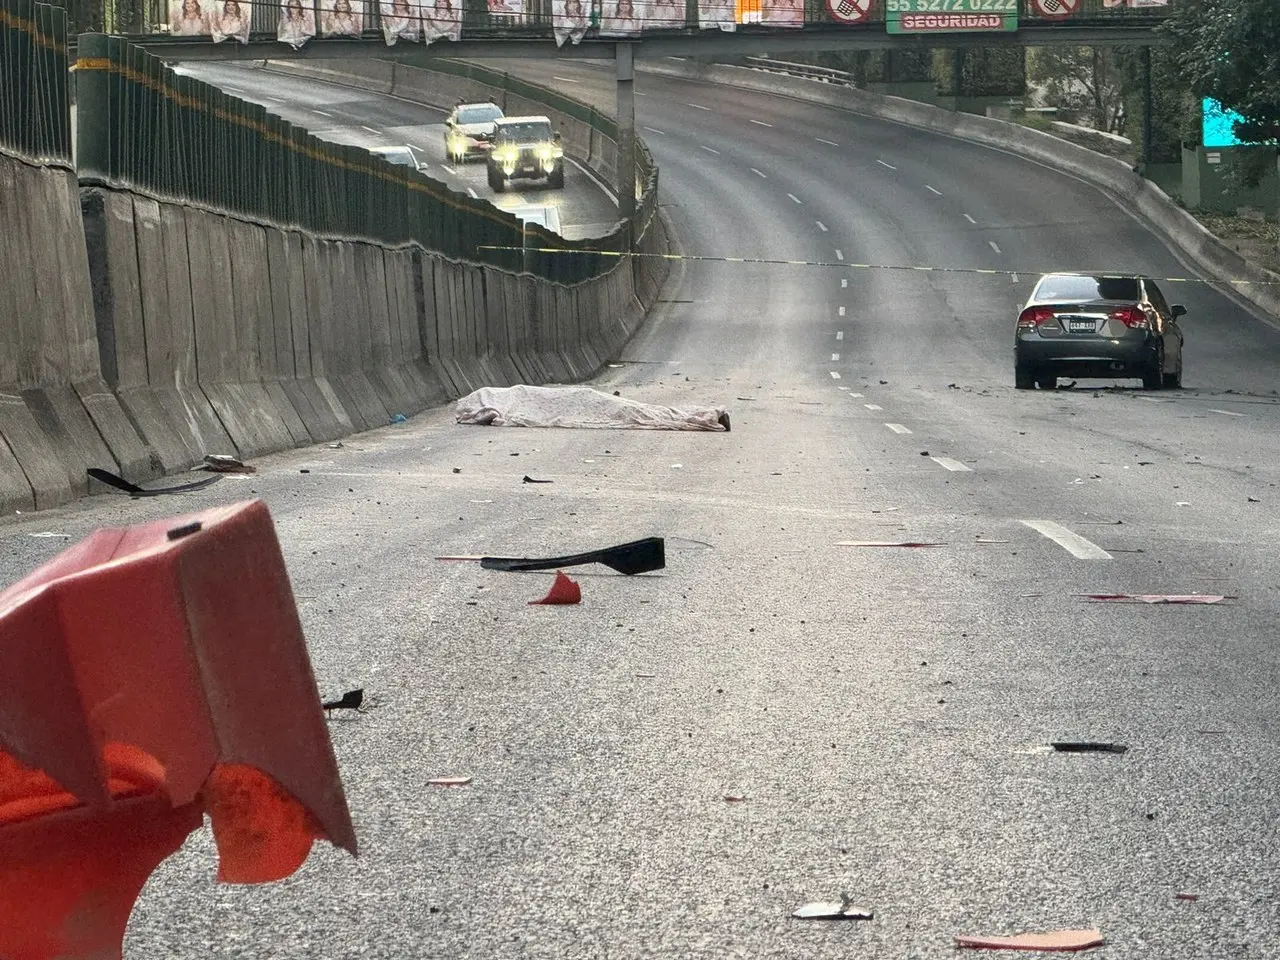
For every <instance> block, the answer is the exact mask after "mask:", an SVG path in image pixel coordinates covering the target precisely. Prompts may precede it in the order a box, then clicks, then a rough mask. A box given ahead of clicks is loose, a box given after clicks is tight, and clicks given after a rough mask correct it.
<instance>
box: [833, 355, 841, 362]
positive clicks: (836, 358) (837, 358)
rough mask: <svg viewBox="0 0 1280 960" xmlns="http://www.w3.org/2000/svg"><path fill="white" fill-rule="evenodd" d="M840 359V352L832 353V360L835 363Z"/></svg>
mask: <svg viewBox="0 0 1280 960" xmlns="http://www.w3.org/2000/svg"><path fill="white" fill-rule="evenodd" d="M839 359H840V354H838V353H833V354H832V355H831V362H832V363H835V362H836V361H838V360H839Z"/></svg>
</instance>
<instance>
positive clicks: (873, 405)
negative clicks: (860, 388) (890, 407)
mask: <svg viewBox="0 0 1280 960" xmlns="http://www.w3.org/2000/svg"><path fill="white" fill-rule="evenodd" d="M849 396H853V394H849ZM858 396H862V394H858ZM863 406H864V407H866V408H867V409H868V410H883V409H884V407H882V406H880V405H879V404H878V403H864V404H863Z"/></svg>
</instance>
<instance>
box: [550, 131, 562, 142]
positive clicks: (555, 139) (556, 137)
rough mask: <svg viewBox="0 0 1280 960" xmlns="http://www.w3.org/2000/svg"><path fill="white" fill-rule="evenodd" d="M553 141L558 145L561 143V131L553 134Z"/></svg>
mask: <svg viewBox="0 0 1280 960" xmlns="http://www.w3.org/2000/svg"><path fill="white" fill-rule="evenodd" d="M551 139H552V140H554V141H555V142H556V143H559V142H560V131H559V130H557V131H556V132H555V133H553V134H552V135H551Z"/></svg>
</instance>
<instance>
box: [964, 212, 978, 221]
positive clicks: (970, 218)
mask: <svg viewBox="0 0 1280 960" xmlns="http://www.w3.org/2000/svg"><path fill="white" fill-rule="evenodd" d="M964 218H965V219H966V220H968V221H969V222H970V223H977V222H978V221H977V220H975V219H973V217H971V216H969V215H968V214H967V213H966V214H965V215H964Z"/></svg>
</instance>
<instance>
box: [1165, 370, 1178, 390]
mask: <svg viewBox="0 0 1280 960" xmlns="http://www.w3.org/2000/svg"><path fill="white" fill-rule="evenodd" d="M1164 388H1165V389H1166V390H1181V389H1182V364H1178V369H1177V371H1175V372H1174V373H1166V374H1165V375H1164Z"/></svg>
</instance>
